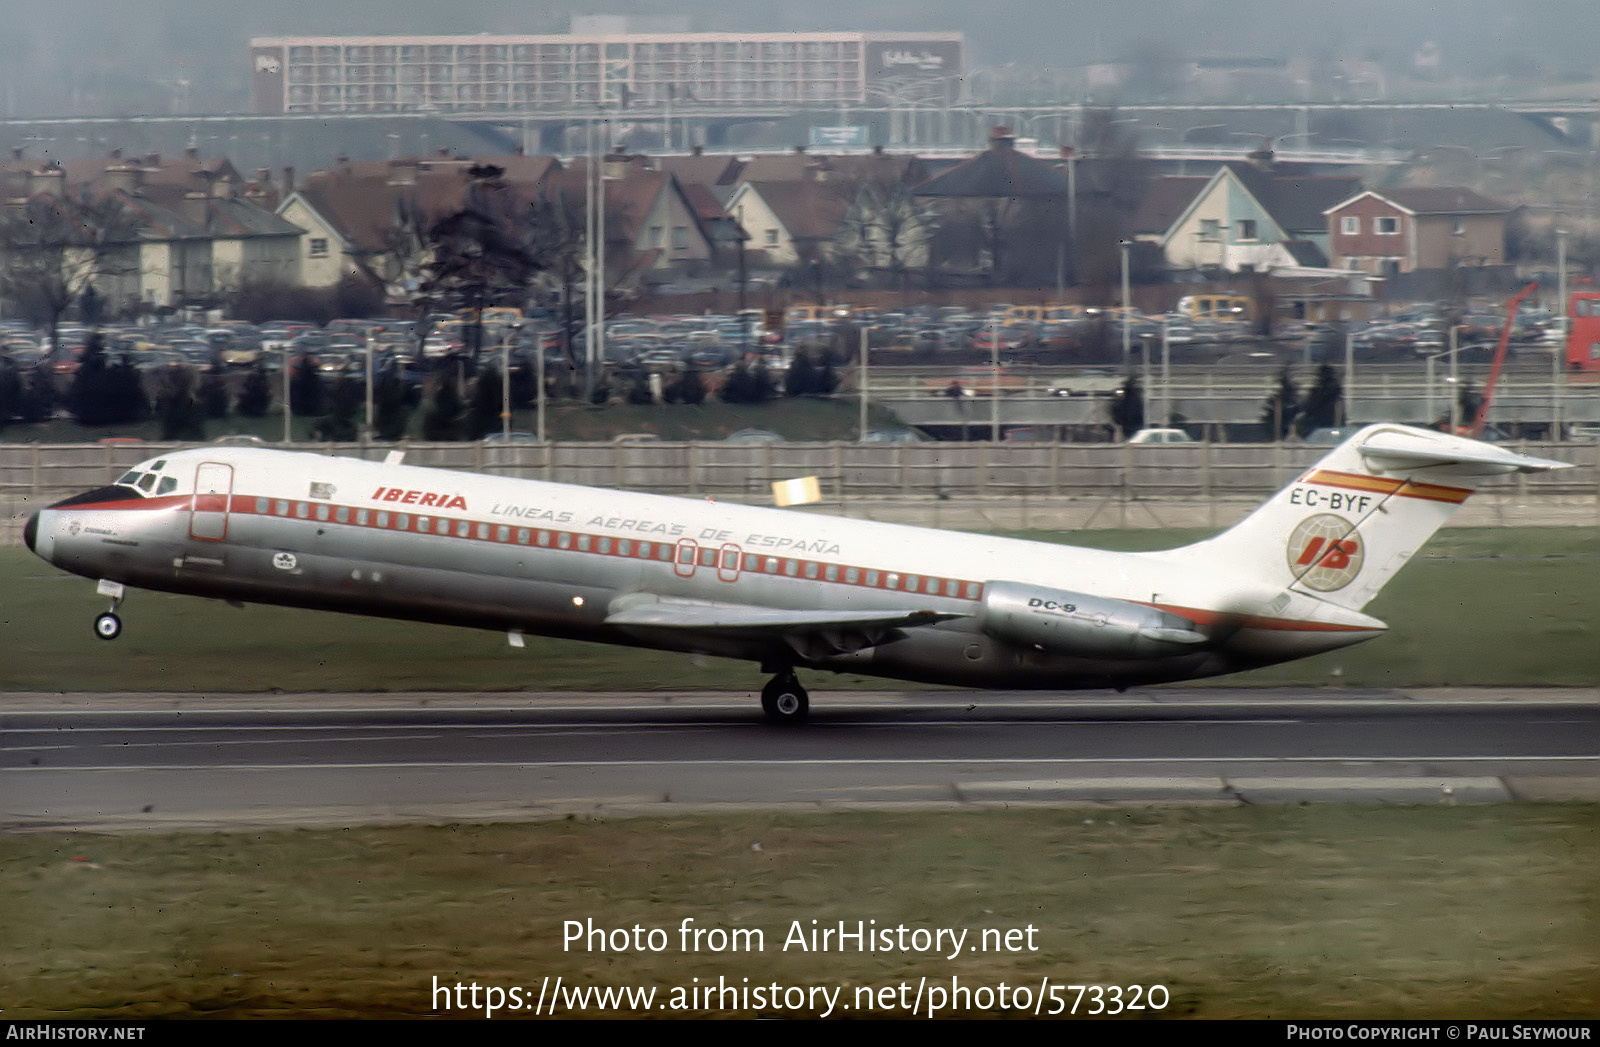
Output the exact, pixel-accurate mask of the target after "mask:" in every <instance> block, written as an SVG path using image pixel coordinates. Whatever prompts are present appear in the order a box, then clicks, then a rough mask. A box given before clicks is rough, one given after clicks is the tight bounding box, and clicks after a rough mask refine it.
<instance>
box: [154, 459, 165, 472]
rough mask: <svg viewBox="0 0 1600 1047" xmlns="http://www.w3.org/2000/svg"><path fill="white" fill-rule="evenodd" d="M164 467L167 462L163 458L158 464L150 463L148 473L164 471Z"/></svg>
mask: <svg viewBox="0 0 1600 1047" xmlns="http://www.w3.org/2000/svg"><path fill="white" fill-rule="evenodd" d="M166 466H167V460H166V459H165V458H163V459H161V460H160V461H159V462H152V463H150V471H151V472H160V471H161V470H162V469H165V468H166Z"/></svg>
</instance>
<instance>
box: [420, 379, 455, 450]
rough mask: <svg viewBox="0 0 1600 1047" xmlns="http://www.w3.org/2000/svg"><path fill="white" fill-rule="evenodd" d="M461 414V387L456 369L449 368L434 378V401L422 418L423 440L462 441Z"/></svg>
mask: <svg viewBox="0 0 1600 1047" xmlns="http://www.w3.org/2000/svg"><path fill="white" fill-rule="evenodd" d="M461 414H462V411H461V387H460V385H459V383H458V382H457V380H456V372H455V369H454V368H452V367H447V368H445V369H444V370H442V371H440V372H439V373H438V374H436V375H435V376H434V388H433V399H432V401H431V402H430V403H429V405H428V410H427V411H426V413H424V414H423V416H422V438H423V439H424V440H435V441H439V440H459V439H461V421H462V419H461Z"/></svg>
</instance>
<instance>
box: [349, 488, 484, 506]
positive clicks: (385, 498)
mask: <svg viewBox="0 0 1600 1047" xmlns="http://www.w3.org/2000/svg"><path fill="white" fill-rule="evenodd" d="M372 500H373V501H375V502H404V503H405V504H407V505H431V506H433V507H434V508H436V509H465V508H466V507H467V500H466V499H465V498H463V497H461V496H460V495H459V494H439V493H437V492H435V491H406V490H402V489H400V488H398V487H380V488H378V489H377V490H376V491H374V492H372Z"/></svg>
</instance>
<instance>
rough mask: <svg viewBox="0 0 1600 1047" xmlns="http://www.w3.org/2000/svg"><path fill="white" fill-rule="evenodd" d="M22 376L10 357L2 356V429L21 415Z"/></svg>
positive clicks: (0, 380)
mask: <svg viewBox="0 0 1600 1047" xmlns="http://www.w3.org/2000/svg"><path fill="white" fill-rule="evenodd" d="M21 407H22V375H21V374H19V373H18V372H17V366H16V364H14V363H12V362H11V358H10V357H8V356H0V429H4V428H5V427H6V426H8V425H10V424H11V420H12V419H13V418H15V417H17V415H19V414H21V413H22V411H21Z"/></svg>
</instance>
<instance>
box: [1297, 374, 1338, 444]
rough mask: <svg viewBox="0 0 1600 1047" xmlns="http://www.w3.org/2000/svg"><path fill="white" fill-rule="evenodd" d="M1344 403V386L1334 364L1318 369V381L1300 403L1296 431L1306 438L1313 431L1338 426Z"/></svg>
mask: <svg viewBox="0 0 1600 1047" xmlns="http://www.w3.org/2000/svg"><path fill="white" fill-rule="evenodd" d="M1343 401H1344V384H1343V383H1342V382H1340V381H1339V372H1338V371H1337V370H1335V369H1334V367H1333V365H1332V364H1323V365H1322V366H1321V367H1319V368H1317V381H1316V383H1315V384H1314V385H1312V387H1311V388H1310V389H1309V390H1307V392H1306V395H1305V399H1303V400H1301V401H1300V409H1299V414H1298V415H1297V417H1296V418H1295V422H1294V430H1295V432H1296V433H1298V434H1300V435H1301V436H1305V435H1306V434H1307V433H1309V432H1311V430H1313V429H1327V428H1331V427H1333V426H1336V425H1338V424H1339V423H1340V421H1341V420H1342V415H1343V414H1344V410H1343Z"/></svg>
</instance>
